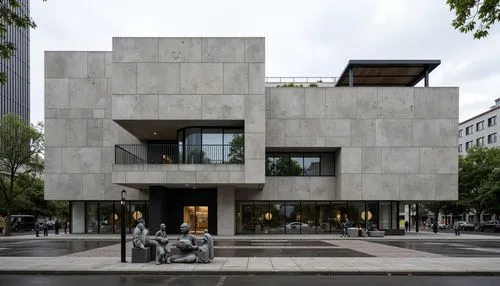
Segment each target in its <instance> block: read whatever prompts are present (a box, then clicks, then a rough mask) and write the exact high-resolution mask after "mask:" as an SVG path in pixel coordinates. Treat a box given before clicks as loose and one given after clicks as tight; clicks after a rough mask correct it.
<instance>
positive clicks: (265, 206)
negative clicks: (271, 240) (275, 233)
mask: <svg viewBox="0 0 500 286" xmlns="http://www.w3.org/2000/svg"><path fill="white" fill-rule="evenodd" d="M254 207H255V208H254V218H255V222H256V223H257V224H256V227H255V233H269V225H270V222H271V220H272V219H273V214H272V213H271V212H270V210H269V202H255V206H254Z"/></svg>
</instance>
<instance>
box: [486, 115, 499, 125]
mask: <svg viewBox="0 0 500 286" xmlns="http://www.w3.org/2000/svg"><path fill="white" fill-rule="evenodd" d="M495 125H497V116H496V115H495V116H492V117H490V118H488V127H491V126H495Z"/></svg>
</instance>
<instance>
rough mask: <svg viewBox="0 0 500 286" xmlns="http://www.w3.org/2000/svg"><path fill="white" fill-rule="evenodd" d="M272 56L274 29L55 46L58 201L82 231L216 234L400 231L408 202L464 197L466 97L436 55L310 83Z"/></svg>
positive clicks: (51, 180)
mask: <svg viewBox="0 0 500 286" xmlns="http://www.w3.org/2000/svg"><path fill="white" fill-rule="evenodd" d="M265 62H266V59H265V39H264V38H113V48H112V51H110V52H81V51H80V52H68V51H64V52H58V51H50V52H46V53H45V124H46V125H45V126H46V132H45V140H46V141H45V142H46V153H45V158H46V159H45V164H46V166H45V198H46V199H48V200H69V201H70V207H71V211H70V216H71V217H70V221H71V231H72V232H73V233H113V232H116V233H118V232H119V231H120V228H121V227H126V229H127V231H132V230H133V227H134V225H135V222H136V220H137V219H138V218H139V217H142V218H144V219H145V220H146V223H147V224H148V225H149V227H151V228H152V230H155V229H157V228H158V226H159V224H160V223H161V222H165V223H166V224H167V230H168V232H170V233H177V232H179V231H178V228H179V225H180V224H181V223H182V222H188V223H189V224H190V225H191V227H192V230H193V231H194V232H199V231H203V230H204V229H208V230H209V231H210V232H211V233H213V234H217V235H234V234H262V233H266V234H285V233H294V234H301V233H333V232H339V231H340V229H341V227H340V225H341V223H342V222H344V221H345V220H346V218H347V219H348V220H349V222H350V224H351V225H353V226H356V225H359V226H363V227H365V226H368V227H369V228H377V229H384V230H386V231H387V233H391V232H397V230H398V228H399V213H400V208H402V206H403V205H405V204H414V203H420V202H426V201H434V200H456V199H457V196H458V191H457V188H458V187H457V185H458V175H457V169H458V163H457V155H458V154H457V147H456V146H457V141H458V138H457V132H456V130H457V127H458V98H459V90H458V88H456V87H429V74H430V73H431V72H432V70H433V69H434V68H436V67H437V66H438V65H439V64H440V61H439V60H408V61H405V60H389V61H382V60H352V61H349V62H348V64H347V66H346V67H345V68H344V70H343V71H342V69H341V67H340V68H339V67H332V69H335V70H338V71H339V72H340V71H342V73H341V75H340V77H338V78H336V79H335V80H331V81H326V80H318V81H317V82H316V81H314V82H311V80H310V79H303V81H304V82H302V83H298V82H297V79H288V78H281V79H276V78H274V79H270V78H267V79H266V77H265ZM294 81H295V83H291V82H294ZM419 82H423V86H422V87H415V85H416V84H417V83H419ZM123 189H125V190H126V192H127V202H126V209H127V210H126V213H125V214H124V215H125V216H126V225H123V226H122V225H120V218H121V215H122V214H121V213H120V211H119V210H120V201H119V200H120V193H121V191H122V190H123Z"/></svg>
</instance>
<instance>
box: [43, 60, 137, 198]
mask: <svg viewBox="0 0 500 286" xmlns="http://www.w3.org/2000/svg"><path fill="white" fill-rule="evenodd" d="M111 56H112V54H111V52H46V53H45V199H47V200H119V199H120V192H121V190H122V188H121V187H120V186H118V185H114V184H112V183H111V181H112V175H111V172H112V170H111V169H112V164H113V162H114V145H115V144H117V143H139V142H138V141H137V139H135V137H133V136H131V135H130V134H129V133H128V132H127V131H125V130H124V129H123V128H121V127H120V126H118V125H117V124H116V123H115V122H113V120H112V119H111V85H112V83H111V76H112V61H111ZM127 194H128V199H130V200H139V199H147V193H143V192H140V191H138V190H134V189H128V193H127Z"/></svg>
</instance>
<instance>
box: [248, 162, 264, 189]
mask: <svg viewBox="0 0 500 286" xmlns="http://www.w3.org/2000/svg"><path fill="white" fill-rule="evenodd" d="M265 169H266V163H265V159H248V160H245V183H246V184H264V183H265V182H266V172H265Z"/></svg>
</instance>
